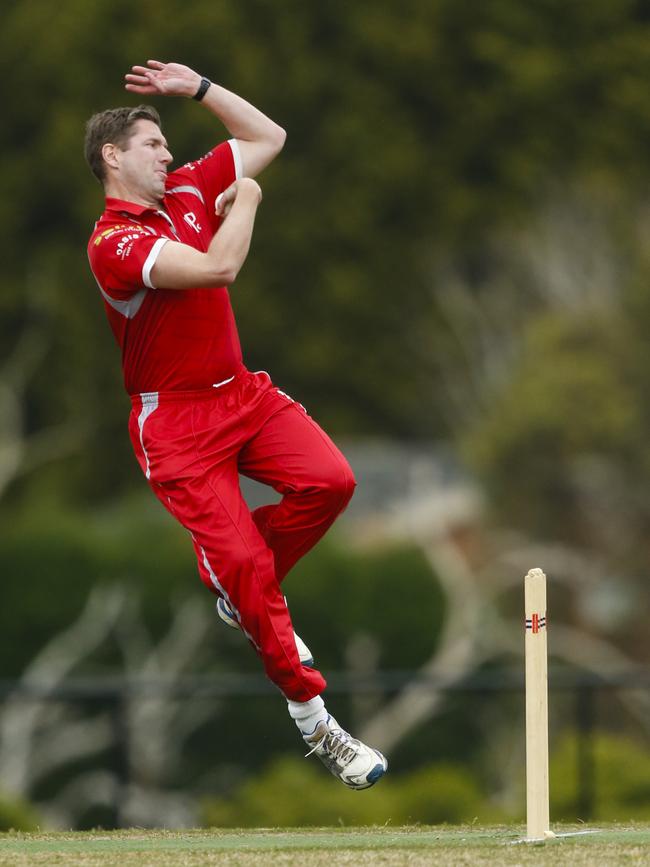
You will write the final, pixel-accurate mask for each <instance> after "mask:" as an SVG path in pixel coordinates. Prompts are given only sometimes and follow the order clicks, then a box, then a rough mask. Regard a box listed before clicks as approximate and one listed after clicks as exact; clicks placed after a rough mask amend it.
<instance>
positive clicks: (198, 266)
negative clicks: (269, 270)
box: [151, 178, 262, 289]
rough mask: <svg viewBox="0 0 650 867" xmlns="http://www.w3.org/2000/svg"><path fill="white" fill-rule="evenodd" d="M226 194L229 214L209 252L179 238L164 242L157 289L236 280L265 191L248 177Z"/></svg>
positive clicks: (154, 275) (155, 282)
mask: <svg viewBox="0 0 650 867" xmlns="http://www.w3.org/2000/svg"><path fill="white" fill-rule="evenodd" d="M235 193H236V195H235ZM224 195H225V196H226V198H227V205H226V208H225V209H226V210H227V215H226V216H225V217H224V220H223V223H222V224H221V226H220V227H219V230H218V231H217V232H216V233H215V235H214V237H213V238H212V241H211V242H210V245H209V247H208V249H207V251H206V252H205V253H203V252H201V251H200V250H196V249H195V248H193V247H190V246H189V245H187V244H182V243H179V242H176V241H167V243H166V244H164V245H163V246H162V248H161V249H160V251H159V253H158V258H157V259H156V262H155V264H154V266H153V268H152V271H151V279H152V285H153V286H155V287H156V288H157V289H200V288H214V287H218V286H229V285H230V284H231V283H233V282H234V281H235V278H236V277H237V274H238V273H239V271H240V269H241V267H242V265H243V264H244V262H245V261H246V256H247V255H248V251H249V249H250V244H251V237H252V234H253V226H254V223H255V215H256V213H257V208H258V205H259V203H260V201H261V195H262V194H261V191H260V188H259V187H258V185H257V184H256V183H255V181H253V180H249V179H247V178H244V179H243V180H240V181H237V183H236V184H233V185H232V187H231V188H229V189H228V190H227V191H226V193H224ZM219 213H220V214H221V213H224V211H223V210H222V211H220V212H219Z"/></svg>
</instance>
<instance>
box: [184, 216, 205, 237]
mask: <svg viewBox="0 0 650 867" xmlns="http://www.w3.org/2000/svg"><path fill="white" fill-rule="evenodd" d="M183 219H184V220H185V222H186V223H187V225H188V226H191V227H192V228H193V229H194V231H195V232H196V234H197V235H198V234H200V232H201V224H200V223H198V222H197V219H196V214H195V213H194V211H188V212H187V214H183Z"/></svg>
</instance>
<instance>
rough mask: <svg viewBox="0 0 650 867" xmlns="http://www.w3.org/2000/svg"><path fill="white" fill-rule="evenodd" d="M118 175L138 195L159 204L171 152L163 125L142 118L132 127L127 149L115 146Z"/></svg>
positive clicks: (154, 204)
mask: <svg viewBox="0 0 650 867" xmlns="http://www.w3.org/2000/svg"><path fill="white" fill-rule="evenodd" d="M116 156H117V159H118V163H119V177H120V181H121V183H122V184H124V185H125V186H126V187H127V188H128V189H129V190H130V191H131V192H132V193H133V194H136V195H137V197H138V198H140V199H142V200H144V201H146V202H148V203H150V204H151V205H153V206H156V205H157V204H159V203H160V202H161V201H162V198H163V196H164V194H165V179H166V177H167V166H168V165H169V163H170V162H171V161H172V155H171V153H170V152H169V150H168V149H167V141H166V139H165V137H164V136H163V134H162V132H161V131H160V128H159V127H158V126H157V125H156V124H155V123H154V122H153V121H152V120H145V119H142V118H141V119H140V120H137V121H136V122H135V124H134V125H133V127H132V128H131V137H130V138H129V140H128V142H127V144H126V148H125V150H121V149H120V148H117V149H116Z"/></svg>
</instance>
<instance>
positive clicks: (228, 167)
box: [168, 138, 243, 229]
mask: <svg viewBox="0 0 650 867" xmlns="http://www.w3.org/2000/svg"><path fill="white" fill-rule="evenodd" d="M242 176H243V165H242V158H241V152H240V149H239V143H238V142H237V139H234V138H232V139H229V140H228V141H225V142H222V143H221V144H219V145H217V147H215V148H213V149H212V150H211V151H209V152H208V153H207V154H206V155H205V156H203V157H201V158H200V159H198V160H194V161H193V162H191V163H186V164H185V165H184V166H181V168H180V169H177V170H176V171H175V172H173V173H172V174H171V175H170V178H169V181H168V189H173V188H174V187H177V188H182V187H195V188H196V189H198V190H199V191H200V192H201V195H202V198H203V201H204V202H205V207H206V210H207V212H208V214H209V215H210V217H211V219H213V220H214V222H215V225H214V226H213V229H216V228H217V226H218V224H219V222H220V221H219V220H218V218H215V217H214V206H215V200H216V198H217V196H218V195H219V194H220V193H222V192H223V191H224V190H225V189H227V188H228V187H229V186H230V185H231V184H232V182H233V181H235V180H237V179H239V178H241V177H242Z"/></svg>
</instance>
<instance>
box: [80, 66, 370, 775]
mask: <svg viewBox="0 0 650 867" xmlns="http://www.w3.org/2000/svg"><path fill="white" fill-rule="evenodd" d="M125 86H126V89H127V90H129V91H131V92H132V93H137V94H147V95H149V94H163V95H168V96H184V97H192V98H194V99H196V100H198V101H201V102H202V103H203V105H204V106H205V107H206V108H207V109H208V110H209V111H211V112H212V113H213V114H214V115H216V117H217V118H218V119H219V120H220V121H221V122H222V123H223V125H224V126H225V127H226V129H227V130H228V132H229V134H230V136H231V138H230V139H229V140H228V141H226V142H223V143H222V144H220V145H218V146H217V147H215V148H214V149H213V150H211V151H210V152H209V153H208V154H206V155H205V156H204V157H201V159H198V160H196V161H194V162H190V163H187V164H186V165H184V166H182V167H181V168H179V169H177V170H176V171H173V172H169V171H168V167H169V164H170V163H171V161H172V156H171V153H170V152H169V150H168V147H167V142H166V140H165V137H164V136H163V133H162V130H161V127H160V118H159V116H158V114H157V112H156V111H155V109H153V108H151V107H149V106H143V105H141V106H137V107H135V108H117V109H108V110H107V111H104V112H101V113H99V114H96V115H94V116H93V117H92V118H91V119H90V120H89V121H88V124H87V127H86V141H85V153H86V159H87V161H88V163H89V165H90V167H91V169H92V171H93V173H94V174H95V176H96V177H97V179H98V180H99V181H100V182H101V183H102V185H103V187H104V191H105V193H106V210H105V211H104V213H103V215H102V216H101V218H100V219H99V221H98V222H97V224H96V225H95V229H94V232H93V234H92V236H91V238H90V242H89V244H88V256H89V259H90V266H91V269H92V271H93V274H94V276H95V279H96V280H97V283H98V285H99V289H100V291H101V294H102V296H103V299H104V305H105V308H106V313H107V315H108V318H109V322H110V325H111V328H112V330H113V333H114V335H115V337H116V339H117V342H118V344H119V346H120V348H121V350H122V367H123V371H124V382H125V386H126V389H127V391H128V393H129V394H130V396H131V399H132V403H133V409H132V412H131V416H130V421H129V432H130V435H131V440H132V443H133V447H134V450H135V453H136V456H137V459H138V461H139V463H140V466H141V468H142V471H143V472H144V474H145V476H146V478H147V479H148V481H149V484H150V486H151V488H152V489H153V491H154V493H155V494H156V496H157V497H158V498H159V500H160V501H161V502H162V503H163V505H164V506H165V507H166V508H167V509H168V510H169V511H170V512H171V514H172V515H173V516H174V517H175V518H176V519H177V520H178V521H179V522H180V523H181V524H182V525H183V526H184V527H185V528H186V529H187V530H189V532H190V534H191V536H192V540H193V543H194V548H195V551H196V555H197V560H198V566H199V573H200V576H201V578H202V580H203V581H204V583H205V584H206V585H207V586H208V588H209V589H210V590H212V591H213V592H214V593H215V594H216V595H217V596H218V597H219V598H218V605H217V608H218V611H219V614H220V616H221V617H222V619H223V620H225V621H226V622H228V623H229V624H230V625H232V626H236V627H238V628H240V629H241V630H242V632H243V633H244V635H245V636H246V638H247V639H248V641H249V642H250V644H251V645H252V647H253V648H254V649H255V650H256V651H257V653H258V654H259V656H260V658H261V660H262V662H263V664H264V668H265V671H266V673H267V675H268V677H269V678H270V679H271V680H272V681H273V683H275V684H276V685H277V686H278V687H279V689H280V690H281V691H282V693H283V694H284V696H285V697H286V699H287V702H288V707H289V713H290V715H291V717H292V718H293V719H294V720H295V722H296V724H297V726H298V728H299V730H300V732H301V733H302V735H303V737H304V739H305V741H306V743H307V744H308V745H309V746H310V747H311V752H315V753H316V754H317V755H318V756H319V758H320V759H321V760H322V761H323V763H324V764H325V765H326V767H328V769H329V770H331V772H332V773H333V774H334V775H335V776H337V777H338V778H339V779H340V780H341V781H342V782H343V783H344V784H345V785H347V786H349V787H350V788H356V789H363V788H367V787H368V786H371V785H373V783H375V782H376V781H377V780H378V779H380V777H381V776H383V774H384V773H385V771H386V768H387V762H386V759H385V758H384V757H383V756H382V755H381V753H379V752H378V751H377V750H374V749H372V748H370V747H367V746H366V745H365V744H363V743H361V742H360V741H358V740H357V739H355V738H352V737H351V736H350V735H349V734H348V733H347V732H346V731H344V730H343V729H341V727H340V726H339V725H338V723H337V722H336V720H335V719H334V718H333V717H332V716H330V715H329V714H328V713H327V710H326V708H325V704H324V702H323V699H322V697H321V693H322V692H323V690H324V688H325V685H326V684H325V680H324V678H323V677H322V675H321V674H320V672H318V671H317V670H316V669H315V668H314V667H313V659H312V658H311V654H310V652H309V650H308V649H307V647H306V646H305V645H304V643H303V642H302V641H301V640H300V639H299V638H298V637H297V636H296V635H295V633H294V631H293V627H292V625H291V619H290V616H289V612H288V610H287V606H286V601H285V599H284V596H283V594H282V591H281V589H280V584H281V581H282V579H283V578H284V577H285V575H286V574H287V572H288V571H289V569H290V568H291V567H292V566H293V564H294V563H295V562H296V561H297V560H298V559H299V558H300V557H301V556H302V555H303V554H305V553H306V552H307V551H308V550H309V549H310V548H311V547H312V546H313V545H314V544H315V543H316V542H317V541H318V540H319V539H320V538H321V536H322V535H323V534H324V533H325V531H326V530H327V529H328V528H329V527H330V525H331V524H332V522H333V521H334V520H335V518H336V517H337V515H338V514H339V513H340V512H341V511H342V510H343V509H344V508H345V506H346V505H347V503H348V501H349V499H350V497H351V496H352V492H353V489H354V478H353V476H352V472H351V470H350V468H349V466H348V464H347V462H346V460H345V458H344V457H343V455H342V454H341V453H340V452H339V450H338V449H337V448H336V446H335V445H334V444H333V443H332V441H331V440H330V439H329V437H328V436H327V435H326V434H325V433H324V432H323V431H322V430H321V429H320V428H319V427H318V425H317V424H316V423H315V422H314V421H313V420H312V419H311V418H310V417H309V416H308V415H307V413H306V412H305V410H304V408H303V407H302V406H300V404H298V403H295V402H294V401H293V400H292V399H291V398H290V397H288V396H287V395H286V394H284V393H283V392H281V391H279V390H278V389H277V388H276V387H275V386H274V385H273V383H272V382H271V379H270V377H269V376H268V374H266V373H264V372H259V373H251V372H250V371H248V370H247V369H246V367H245V366H244V363H243V360H242V354H241V347H240V344H239V337H238V334H237V328H236V325H235V320H234V316H233V312H232V309H231V305H230V299H229V294H228V289H227V288H226V287H227V286H229V285H230V284H231V283H233V281H234V280H235V278H236V276H237V274H238V272H239V270H240V268H241V267H242V265H243V263H244V261H245V259H246V256H247V253H248V249H249V246H250V241H251V237H252V232H253V224H254V220H255V214H256V211H257V208H258V206H259V204H260V201H261V190H260V187H259V186H258V184H257V183H256V182H255V181H254V180H253V178H254V177H255V176H256V175H257V174H259V172H260V171H261V170H262V169H264V168H265V167H266V166H267V165H268V164H269V163H270V162H271V160H272V159H273V158H274V157H275V156H276V155H277V154H278V153H279V152H280V150H281V149H282V146H283V144H284V139H285V133H284V130H283V129H281V127H279V126H278V125H277V124H275V123H274V122H273V121H272V120H270V119H269V118H267V117H266V116H265V115H263V114H262V113H261V112H260V111H258V110H257V109H256V108H254V107H253V106H252V105H250V104H249V103H247V102H246V101H245V100H243V99H241V98H240V97H239V96H236V95H235V94H234V93H231V92H229V91H227V90H226V89H224V88H223V87H220V86H218V85H215V84H212V83H211V82H210V81H209V80H208V79H207V78H202V77H201V76H200V75H199V74H197V73H196V72H194V71H193V70H192V69H190V68H189V67H187V66H183V65H181V64H177V63H161V62H159V61H154V60H150V61H148V63H147V65H146V66H134V67H133V68H132V71H131V72H130V73H129V74H127V75H126V85H125ZM240 474H243V475H246V476H249V477H250V478H253V479H256V480H257V481H260V482H263V483H265V484H267V485H271V486H272V487H273V488H274V489H275V490H276V491H278V492H279V493H280V494H282V499H281V500H280V502H279V503H277V504H276V505H268V506H263V507H262V508H259V509H256V510H255V511H254V512H251V511H250V510H249V509H248V506H247V505H246V502H245V501H244V499H243V497H242V494H241V491H240V486H239V475H240Z"/></svg>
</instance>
